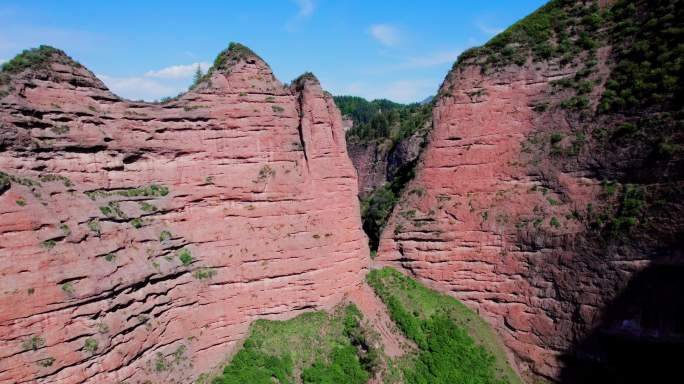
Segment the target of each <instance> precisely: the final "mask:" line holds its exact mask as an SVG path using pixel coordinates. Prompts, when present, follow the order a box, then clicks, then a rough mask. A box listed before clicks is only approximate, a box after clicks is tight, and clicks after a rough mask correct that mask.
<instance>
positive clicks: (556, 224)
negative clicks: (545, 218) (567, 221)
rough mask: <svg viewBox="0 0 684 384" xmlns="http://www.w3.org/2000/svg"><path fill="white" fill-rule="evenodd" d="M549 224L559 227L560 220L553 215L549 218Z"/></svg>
mask: <svg viewBox="0 0 684 384" xmlns="http://www.w3.org/2000/svg"><path fill="white" fill-rule="evenodd" d="M549 224H550V225H551V226H552V227H554V228H560V226H561V224H560V221H558V218H556V217H555V216H554V217H552V218H551V220H549Z"/></svg>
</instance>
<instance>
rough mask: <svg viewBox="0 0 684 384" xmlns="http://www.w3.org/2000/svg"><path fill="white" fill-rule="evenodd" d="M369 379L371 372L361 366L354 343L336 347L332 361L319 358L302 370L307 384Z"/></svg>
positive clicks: (355, 382) (359, 383) (360, 382)
mask: <svg viewBox="0 0 684 384" xmlns="http://www.w3.org/2000/svg"><path fill="white" fill-rule="evenodd" d="M368 379H369V374H368V372H366V371H365V370H364V369H363V367H362V366H361V364H360V362H359V358H358V356H357V355H356V348H355V347H354V346H352V345H345V346H343V347H337V348H335V350H334V351H333V352H332V356H330V363H325V362H324V361H323V360H318V361H316V362H315V363H314V365H313V366H311V367H309V368H305V369H304V371H303V372H302V380H303V382H304V383H306V384H314V383H315V384H337V383H349V384H363V383H366V382H367V381H368Z"/></svg>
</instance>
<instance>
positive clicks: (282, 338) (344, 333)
mask: <svg viewBox="0 0 684 384" xmlns="http://www.w3.org/2000/svg"><path fill="white" fill-rule="evenodd" d="M361 319H362V315H361V313H360V312H359V311H358V309H357V308H356V307H355V306H353V305H350V306H347V307H345V308H338V309H337V310H336V311H334V312H333V313H331V314H327V313H325V312H310V313H305V314H302V315H300V316H297V317H295V318H293V319H290V320H287V321H270V320H257V321H255V322H254V324H253V325H252V327H251V332H250V336H249V338H247V340H246V341H245V343H244V346H243V348H242V349H241V350H240V351H238V353H237V354H236V355H235V356H234V357H233V360H232V361H231V363H230V364H228V365H227V366H225V368H224V371H223V374H222V375H220V376H218V377H215V378H213V379H212V381H210V382H211V383H212V384H233V383H236V384H237V383H243V382H249V383H251V384H262V383H263V384H273V383H283V384H284V383H301V382H304V383H335V382H345V383H364V382H366V381H367V380H368V378H369V377H370V376H371V373H372V371H373V370H374V368H375V366H376V364H377V357H378V356H377V353H378V352H377V351H375V350H373V349H372V348H369V347H368V344H369V343H368V342H367V341H366V340H365V337H366V335H367V333H366V332H365V331H364V330H362V329H361V324H360V322H361ZM198 382H200V383H207V382H209V381H208V380H207V378H206V377H204V378H202V379H201V380H198Z"/></svg>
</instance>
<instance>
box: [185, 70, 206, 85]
mask: <svg viewBox="0 0 684 384" xmlns="http://www.w3.org/2000/svg"><path fill="white" fill-rule="evenodd" d="M203 78H204V73H203V72H202V68H200V66H199V64H197V68H196V69H195V73H194V74H193V76H192V84H191V85H190V87H189V88H188V89H193V88H195V87H196V86H197V84H199V83H200V81H202V79H203Z"/></svg>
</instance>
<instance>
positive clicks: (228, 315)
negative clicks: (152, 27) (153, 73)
mask: <svg viewBox="0 0 684 384" xmlns="http://www.w3.org/2000/svg"><path fill="white" fill-rule="evenodd" d="M47 56H48V60H46V61H45V62H41V63H38V64H36V65H33V66H29V67H26V68H23V69H21V70H18V71H15V72H13V73H9V74H3V76H4V78H3V83H4V84H2V91H3V93H2V94H1V95H2V96H3V97H2V99H0V126H1V127H2V128H1V129H0V147H2V152H0V170H1V171H2V172H3V173H2V185H3V187H2V188H1V189H2V192H0V260H2V261H3V262H2V265H1V266H0V381H1V382H16V383H28V382H39V383H48V382H49V383H82V382H98V383H114V382H124V381H125V382H129V383H133V382H144V381H146V380H151V381H153V382H159V381H164V382H177V383H186V382H190V381H191V380H193V379H195V378H196V377H197V376H198V374H199V373H201V372H206V371H209V370H211V369H212V368H214V367H216V366H217V365H218V364H219V363H221V362H222V361H223V360H224V359H225V358H226V357H227V356H228V354H229V352H230V351H231V350H232V349H233V346H234V344H235V343H237V342H238V341H239V340H241V339H243V338H244V336H245V332H246V331H247V328H248V325H249V323H250V322H251V321H252V320H253V319H255V318H257V317H269V318H286V317H291V316H293V315H295V314H297V313H298V312H300V311H303V310H310V309H318V308H329V307H331V306H332V305H334V304H336V303H337V302H339V301H340V300H341V299H342V298H343V296H344V295H345V294H346V293H347V292H350V291H352V290H356V289H357V288H358V287H359V286H360V284H361V282H362V281H363V274H364V271H365V268H366V263H367V256H368V249H367V245H366V239H365V236H364V234H363V232H362V230H361V224H360V218H359V214H358V211H359V206H358V200H357V197H356V193H357V181H356V176H355V172H354V169H353V167H352V164H351V162H350V160H349V159H348V157H347V152H346V148H345V139H344V132H343V128H342V122H341V117H340V113H339V111H338V110H337V108H336V107H335V104H334V102H333V100H332V98H331V96H330V95H329V94H327V93H326V92H324V91H322V90H321V88H320V85H319V83H318V81H317V80H316V79H315V77H313V76H312V75H308V74H307V75H304V76H302V77H301V78H299V79H297V80H295V81H294V82H293V84H292V85H291V86H284V85H283V84H281V83H280V82H279V81H278V80H277V79H275V77H274V76H273V74H272V72H271V70H270V68H269V67H268V65H267V64H266V63H265V62H264V61H263V60H261V59H260V58H259V57H258V56H256V55H255V54H253V53H252V52H251V51H249V50H248V49H247V48H245V47H243V46H240V45H238V44H235V45H232V46H231V48H230V49H229V50H227V51H225V52H223V53H222V54H221V55H220V56H219V58H218V59H217V62H216V64H215V66H214V68H213V69H212V70H211V71H210V72H209V74H208V75H207V76H205V78H204V79H202V81H201V82H200V83H199V84H198V85H197V86H196V87H195V88H194V89H193V90H191V91H190V92H188V93H186V94H183V95H181V96H179V97H177V98H175V99H173V100H171V101H168V102H165V103H157V104H155V103H143V102H133V101H128V100H122V99H121V98H119V97H117V96H116V95H114V94H112V93H111V92H110V91H109V90H108V89H107V88H106V87H105V86H104V84H103V83H102V82H101V81H100V80H98V79H97V78H96V77H95V76H94V75H93V74H92V73H91V72H90V71H88V70H87V69H85V68H84V67H83V66H81V65H79V64H77V63H75V62H73V61H72V60H71V59H69V58H68V57H66V56H65V55H64V54H63V53H62V52H61V51H56V52H55V51H52V50H50V51H49V53H48V55H47Z"/></svg>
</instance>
